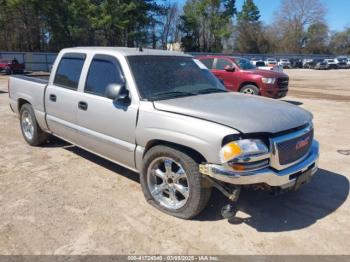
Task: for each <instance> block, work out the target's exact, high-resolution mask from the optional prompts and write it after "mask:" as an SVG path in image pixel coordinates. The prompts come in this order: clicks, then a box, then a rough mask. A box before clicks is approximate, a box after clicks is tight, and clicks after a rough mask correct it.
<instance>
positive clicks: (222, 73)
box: [197, 55, 289, 98]
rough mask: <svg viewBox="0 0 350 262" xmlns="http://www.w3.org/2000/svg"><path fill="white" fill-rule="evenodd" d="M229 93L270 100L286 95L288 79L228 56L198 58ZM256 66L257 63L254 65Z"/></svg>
mask: <svg viewBox="0 0 350 262" xmlns="http://www.w3.org/2000/svg"><path fill="white" fill-rule="evenodd" d="M197 59H199V60H200V61H201V62H202V63H203V64H205V65H206V67H207V68H209V69H210V70H211V72H212V73H213V74H214V75H215V76H216V77H217V78H218V79H220V80H221V81H222V82H223V83H224V85H225V86H226V88H227V89H228V90H230V91H235V92H241V93H245V94H251V95H261V96H266V97H270V98H281V97H284V96H286V95H287V92H288V83H289V77H288V76H287V75H286V74H284V73H283V72H277V71H273V70H261V69H258V68H257V67H256V66H254V65H253V64H252V63H250V61H249V60H247V59H244V58H240V57H230V56H215V55H213V56H198V57H197ZM256 64H258V63H256Z"/></svg>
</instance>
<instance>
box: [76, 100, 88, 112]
mask: <svg viewBox="0 0 350 262" xmlns="http://www.w3.org/2000/svg"><path fill="white" fill-rule="evenodd" d="M78 107H79V109H81V110H85V111H86V110H87V108H88V104H87V103H86V102H83V101H80V102H79V104H78Z"/></svg>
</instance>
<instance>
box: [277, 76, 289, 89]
mask: <svg viewBox="0 0 350 262" xmlns="http://www.w3.org/2000/svg"><path fill="white" fill-rule="evenodd" d="M277 84H278V87H279V88H280V89H288V84H289V78H288V77H280V78H278V79H277Z"/></svg>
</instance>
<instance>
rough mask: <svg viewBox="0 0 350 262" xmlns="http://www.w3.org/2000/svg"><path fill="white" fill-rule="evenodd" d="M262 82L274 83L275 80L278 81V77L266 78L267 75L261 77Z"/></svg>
mask: <svg viewBox="0 0 350 262" xmlns="http://www.w3.org/2000/svg"><path fill="white" fill-rule="evenodd" d="M261 80H262V82H263V83H264V84H274V83H275V81H276V78H266V77H263V78H261Z"/></svg>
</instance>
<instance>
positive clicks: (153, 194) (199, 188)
mask: <svg viewBox="0 0 350 262" xmlns="http://www.w3.org/2000/svg"><path fill="white" fill-rule="evenodd" d="M205 184H206V183H205V181H203V177H202V175H201V174H200V172H199V170H198V163H197V162H196V161H195V160H194V159H193V157H191V156H190V154H188V153H184V152H182V151H181V150H178V149H174V148H171V147H167V146H155V147H153V148H151V149H150V150H149V151H148V152H147V153H146V155H145V157H144V162H143V168H142V172H141V187H142V191H143V193H144V196H145V198H146V200H147V201H148V202H149V203H150V204H151V205H152V206H154V207H156V208H157V209H159V210H161V211H162V212H164V213H167V214H169V215H172V216H175V217H178V218H182V219H190V218H193V217H195V216H196V215H198V214H199V213H200V212H201V211H202V210H203V209H204V208H205V206H206V205H207V203H208V201H209V199H210V195H211V187H210V186H207V185H205Z"/></svg>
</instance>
